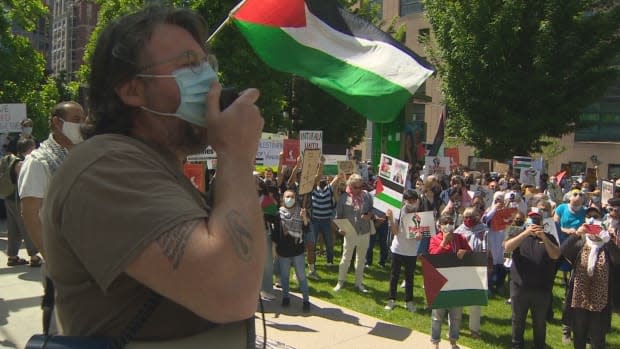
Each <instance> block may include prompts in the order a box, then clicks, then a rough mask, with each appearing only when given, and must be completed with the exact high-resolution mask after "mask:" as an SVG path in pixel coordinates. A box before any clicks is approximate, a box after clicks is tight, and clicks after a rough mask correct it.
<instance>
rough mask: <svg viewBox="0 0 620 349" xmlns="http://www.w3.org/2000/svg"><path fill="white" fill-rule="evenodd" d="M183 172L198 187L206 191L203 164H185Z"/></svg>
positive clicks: (201, 190)
mask: <svg viewBox="0 0 620 349" xmlns="http://www.w3.org/2000/svg"><path fill="white" fill-rule="evenodd" d="M183 174H185V177H187V179H189V181H190V182H192V184H193V185H194V187H195V188H196V189H198V190H199V191H200V192H202V193H204V192H205V166H204V165H203V164H184V165H183Z"/></svg>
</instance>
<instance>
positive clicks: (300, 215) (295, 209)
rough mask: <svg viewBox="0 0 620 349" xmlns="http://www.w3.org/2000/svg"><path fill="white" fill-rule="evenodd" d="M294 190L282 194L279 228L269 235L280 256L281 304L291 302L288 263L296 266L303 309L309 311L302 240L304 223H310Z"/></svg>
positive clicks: (289, 266)
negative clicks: (296, 198)
mask: <svg viewBox="0 0 620 349" xmlns="http://www.w3.org/2000/svg"><path fill="white" fill-rule="evenodd" d="M295 196H296V193H295V192H294V191H292V190H287V191H285V192H284V194H283V195H282V206H281V207H280V211H279V212H280V221H281V229H280V230H279V231H277V232H274V234H272V235H271V239H272V240H273V242H274V243H275V244H276V253H277V255H278V257H279V258H280V283H281V284H282V306H283V307H288V306H289V305H290V304H291V299H290V297H289V279H290V278H289V275H290V270H291V265H292V266H293V268H294V269H295V275H296V276H297V282H298V283H299V288H300V289H301V293H302V296H303V304H302V309H303V311H304V312H309V311H310V299H309V294H308V279H307V278H306V272H305V255H304V251H305V246H304V240H303V229H302V226H303V225H306V226H307V225H308V224H309V223H310V221H309V219H308V214H307V212H306V209H305V208H302V207H301V205H300V204H299V203H298V202H297V200H295Z"/></svg>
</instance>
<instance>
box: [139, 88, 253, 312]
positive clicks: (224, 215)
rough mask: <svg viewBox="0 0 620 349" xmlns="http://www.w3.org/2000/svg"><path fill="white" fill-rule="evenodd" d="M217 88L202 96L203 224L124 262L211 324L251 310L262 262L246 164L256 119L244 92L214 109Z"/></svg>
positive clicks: (180, 229)
mask: <svg viewBox="0 0 620 349" xmlns="http://www.w3.org/2000/svg"><path fill="white" fill-rule="evenodd" d="M220 92H221V86H220V85H219V84H218V83H214V84H213V85H212V86H211V90H210V91H209V93H208V95H207V97H206V98H207V115H206V118H207V125H209V126H208V129H207V132H206V136H207V137H208V139H209V143H210V144H211V146H213V148H214V149H215V150H216V151H217V154H218V167H217V180H216V181H215V185H214V190H215V193H214V202H213V205H212V210H211V212H210V216H209V218H208V219H207V220H193V221H187V222H185V223H184V224H181V225H179V226H177V227H174V228H172V229H171V230H170V231H168V232H165V233H163V234H161V235H160V236H159V237H158V238H157V239H156V240H155V241H153V242H152V243H150V244H149V245H147V247H146V248H145V249H144V250H143V251H142V252H141V253H140V254H139V255H138V256H137V257H136V258H135V259H134V260H133V261H132V262H130V264H129V266H128V268H127V273H128V274H129V275H130V276H131V277H132V278H134V279H136V280H137V281H139V282H141V283H143V284H144V285H146V286H147V287H149V288H151V289H153V290H155V291H157V292H158V293H160V294H162V295H163V296H164V297H167V298H169V299H171V300H173V301H175V302H176V303H178V304H180V305H183V306H184V307H186V308H187V309H190V310H192V311H193V312H195V313H196V314H198V315H200V316H202V317H203V318H205V319H208V320H210V321H213V322H217V323H226V322H232V321H238V320H242V319H247V318H249V317H251V316H253V314H254V312H255V311H256V304H257V299H258V294H259V289H260V284H261V275H262V270H263V264H264V262H265V235H264V234H265V233H264V223H263V214H262V211H261V208H260V205H259V203H258V201H257V200H248V195H249V194H252V193H255V192H256V184H255V179H254V176H253V175H252V165H253V161H254V157H255V155H256V149H257V147H258V142H259V139H260V136H261V131H262V129H263V123H264V120H263V118H262V117H261V115H260V111H259V109H258V107H257V106H256V105H255V102H256V100H257V99H258V96H259V92H258V90H255V89H249V90H246V91H244V92H242V93H241V95H240V96H239V97H238V98H237V99H236V100H235V101H234V102H233V103H232V105H231V106H229V107H228V108H226V109H225V110H224V111H220V107H219V96H220Z"/></svg>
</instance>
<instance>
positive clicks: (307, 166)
mask: <svg viewBox="0 0 620 349" xmlns="http://www.w3.org/2000/svg"><path fill="white" fill-rule="evenodd" d="M320 162H321V151H320V150H318V149H306V151H304V157H303V161H302V163H301V179H300V181H299V194H300V195H303V194H307V193H309V192H311V191H312V189H313V188H314V177H315V176H316V171H317V169H318V168H319V164H320Z"/></svg>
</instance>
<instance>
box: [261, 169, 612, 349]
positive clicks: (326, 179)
mask: <svg viewBox="0 0 620 349" xmlns="http://www.w3.org/2000/svg"><path fill="white" fill-rule="evenodd" d="M360 166H366V165H365V164H361V165H360ZM364 172H367V173H368V176H367V178H362V177H361V176H360V175H358V174H351V175H344V174H339V175H338V176H324V175H323V174H322V166H321V168H320V170H319V171H318V172H317V174H316V177H315V183H314V186H315V187H314V189H313V191H312V192H311V193H309V194H307V195H297V200H298V202H297V203H296V205H301V206H302V207H303V208H304V209H305V210H307V212H308V213H307V216H308V217H309V221H310V224H306V219H304V220H303V222H304V224H305V225H303V227H304V228H303V230H304V234H300V235H296V236H299V237H300V238H302V239H303V240H304V241H306V242H305V246H306V250H305V254H306V258H307V265H309V267H310V273H309V274H308V277H309V278H310V279H313V280H317V279H319V275H318V274H317V273H316V269H315V264H316V263H317V262H316V258H313V259H312V260H310V258H308V257H309V256H310V254H309V253H308V249H311V250H312V253H311V255H312V256H313V257H314V255H315V252H317V253H318V254H321V253H322V251H324V253H325V255H326V260H325V262H326V265H327V266H332V265H333V263H334V261H335V258H336V256H335V254H334V244H336V241H342V243H343V246H342V255H341V259H340V263H339V266H338V271H337V274H338V278H337V280H338V281H337V284H336V285H335V287H334V288H333V291H334V292H339V291H340V290H341V289H342V288H343V287H344V285H345V280H346V276H347V271H348V270H349V267H350V264H351V262H352V260H353V256H354V255H355V288H356V290H357V291H359V292H360V293H366V292H368V291H367V289H366V288H365V287H364V285H363V279H364V268H365V267H369V266H370V265H372V264H373V255H374V247H375V246H378V248H379V261H378V265H379V266H380V267H382V268H383V267H384V268H390V270H391V271H390V277H389V280H386V281H388V282H387V283H386V284H387V286H386V305H385V310H386V311H390V310H392V309H394V308H395V307H396V306H397V292H396V291H397V285H398V283H399V281H400V277H401V273H400V272H401V269H404V280H403V283H402V285H401V287H404V288H405V290H404V291H405V292H404V307H405V308H406V309H407V310H408V311H410V312H416V311H417V307H416V305H415V304H414V302H413V288H414V280H413V279H414V272H415V268H416V257H417V256H418V255H423V254H429V253H430V254H437V253H455V254H456V255H457V256H458V257H459V258H462V256H463V255H464V254H466V253H467V252H468V251H474V252H485V253H487V254H488V261H489V265H488V292H489V294H490V295H492V294H496V295H499V296H501V295H505V294H509V296H508V298H507V299H506V303H507V304H510V305H511V307H512V339H511V347H512V348H524V347H525V345H526V343H525V342H524V332H525V324H526V318H527V316H528V312H530V311H531V317H532V331H533V347H534V348H544V347H545V345H546V344H545V343H546V322H547V320H548V318H549V317H550V316H552V315H550V314H552V309H551V307H552V302H551V300H552V289H553V284H554V280H555V276H556V274H557V273H558V272H561V273H562V275H563V276H564V284H563V287H564V290H565V296H566V298H565V299H564V302H563V304H564V306H563V307H564V309H563V316H562V324H563V343H564V344H570V343H571V342H572V343H573V346H574V348H585V345H586V343H590V345H591V348H593V349H597V348H604V347H605V335H606V333H607V332H608V331H609V330H610V329H611V314H612V312H614V311H618V308H619V307H620V275H618V273H619V272H620V249H619V247H618V246H619V245H620V238H618V233H619V232H620V180H619V181H618V183H615V188H616V189H615V192H614V194H613V197H611V198H609V199H608V200H607V202H602V198H601V188H599V187H597V186H596V185H595V184H594V183H588V182H586V181H571V178H570V177H568V178H567V177H564V178H562V180H561V181H560V182H558V181H557V178H556V177H555V176H547V175H544V174H543V175H541V176H540V180H538V181H536V183H537V185H536V184H534V182H532V183H521V182H520V181H519V178H516V177H512V176H510V175H508V174H495V176H494V175H493V174H489V173H480V172H469V173H468V172H467V171H464V172H462V173H454V174H450V175H423V174H422V175H419V176H418V173H416V172H414V171H411V170H410V171H409V172H410V173H409V175H408V176H407V182H406V185H405V186H404V191H403V202H402V209H401V210H400V212H392V211H391V210H387V212H382V211H379V210H377V209H375V208H373V207H372V206H373V195H370V194H372V192H373V190H374V184H375V180H376V177H375V176H374V175H373V172H374V171H373V169H372V167H370V165H368V168H367V171H364ZM278 173H279V174H280V175H279V176H275V175H274V173H273V171H271V169H269V170H268V171H266V172H265V173H264V174H261V173H259V172H255V176H256V178H257V185H258V188H259V196H260V198H261V199H260V200H261V203H262V205H263V208H264V211H265V215H266V217H268V216H269V215H273V212H270V210H269V205H265V198H266V197H270V198H271V199H270V200H268V201H269V202H281V204H282V208H281V211H280V215H281V217H282V218H283V219H286V216H282V212H283V211H282V210H284V212H288V210H290V208H289V205H290V203H286V202H285V201H284V200H283V199H280V198H279V197H280V196H282V195H283V194H285V195H288V197H291V196H292V193H293V192H296V191H297V189H298V185H299V180H300V178H299V176H300V173H301V162H300V160H299V159H298V163H297V165H296V166H295V167H294V168H293V169H290V168H284V169H279V171H278ZM287 193H288V194H287ZM508 208H510V209H512V210H511V211H510V212H512V214H511V216H510V217H508V218H509V223H508V225H507V226H505V227H501V228H497V227H494V226H493V225H492V224H491V222H492V221H493V218H494V216H495V215H496V214H498V213H499V212H501V211H502V210H505V209H508ZM427 211H432V212H433V216H434V217H435V220H436V227H437V234H436V235H435V236H434V237H432V238H425V237H423V236H422V235H421V234H408V233H407V231H406V229H403V226H402V224H401V223H400V221H399V218H400V215H402V214H405V213H411V212H427ZM304 212H306V211H304ZM268 218H269V219H266V221H267V222H272V221H273V216H271V217H268ZM333 218H348V219H349V221H350V222H351V224H352V225H353V226H354V228H355V230H356V234H352V233H351V232H344V231H342V230H341V229H339V228H338V226H337V225H335V224H333V223H332V222H331V221H332V219H333ZM545 220H546V221H547V222H549V221H550V220H552V221H551V222H552V223H553V224H555V225H556V229H555V230H556V233H555V234H554V233H553V232H552V231H550V230H548V229H545V228H543V225H544V224H543V221H545ZM282 226H284V225H282ZM593 227H595V228H593ZM596 227H598V228H596ZM267 232H268V234H270V235H271V240H272V241H273V242H274V243H275V244H276V246H278V244H279V241H280V240H281V237H280V236H278V235H279V234H284V235H287V232H286V229H284V228H282V227H277V228H274V227H273V226H271V227H270V228H269V229H267ZM339 235H342V238H341V239H339V238H337V237H338V236H339ZM300 251H302V250H301V249H299V250H298V252H300ZM272 257H273V260H268V261H267V263H266V264H269V265H270V266H273V267H274V269H273V270H275V272H273V271H272V269H271V267H270V268H269V270H270V271H269V272H270V273H272V272H273V273H274V274H275V275H276V280H279V281H278V282H277V283H276V286H277V287H282V288H283V291H285V293H288V275H289V273H290V270H289V266H290V264H291V263H282V258H283V257H286V256H280V254H279V252H278V248H277V247H276V248H275V250H274V254H273V255H269V256H268V257H267V258H272ZM301 257H302V259H303V254H302V255H301ZM286 258H288V257H286ZM296 258H299V255H298V256H297V257H296ZM272 262H273V263H272ZM388 264H389V266H388ZM266 270H267V268H266ZM326 270H327V271H328V272H333V273H336V270H333V269H331V268H326ZM295 271H296V276H297V279H298V284H300V285H301V290H302V293H303V301H304V302H303V305H304V307H303V310H304V311H308V310H309V308H308V306H307V304H308V303H309V298H308V291H307V278H306V277H305V275H301V274H300V273H299V268H298V265H297V264H295ZM278 276H279V278H278ZM265 280H266V281H265V282H264V283H263V292H262V293H261V294H262V296H263V298H264V299H265V298H266V299H273V298H274V297H273V295H272V294H271V292H270V291H271V290H272V282H273V278H272V276H271V275H269V276H268V277H267V278H265ZM421 284H422V283H420V282H418V284H417V285H420V286H417V287H422V286H421ZM598 290H603V291H598ZM289 303H290V301H289V299H288V297H287V296H284V297H283V298H282V305H283V306H288V305H289ZM483 308H484V307H481V306H471V307H468V312H469V333H470V335H471V337H473V338H480V337H481V312H482V310H483ZM462 311H463V309H462V308H461V307H457V308H449V309H434V310H433V312H432V336H431V343H432V345H433V347H438V346H439V342H440V338H441V336H440V331H441V322H442V321H443V318H444V317H445V316H446V314H447V315H448V317H449V327H450V329H449V333H448V338H449V340H450V343H451V346H452V348H453V349H456V348H458V345H457V340H458V337H459V331H460V323H461V314H462ZM482 326H484V324H482Z"/></svg>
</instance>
